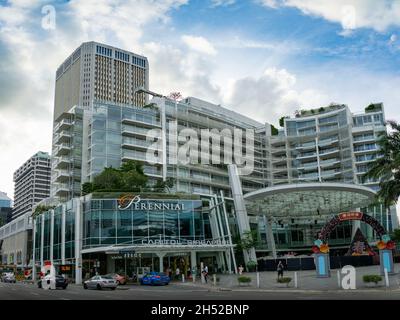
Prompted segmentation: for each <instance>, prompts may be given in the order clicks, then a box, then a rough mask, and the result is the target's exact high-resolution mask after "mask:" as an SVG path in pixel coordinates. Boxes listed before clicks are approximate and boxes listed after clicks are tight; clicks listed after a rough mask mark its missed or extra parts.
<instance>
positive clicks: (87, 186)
mask: <svg viewBox="0 0 400 320" xmlns="http://www.w3.org/2000/svg"><path fill="white" fill-rule="evenodd" d="M92 192H93V183H91V182H85V183H84V184H82V195H83V196H86V195H87V194H89V193H92Z"/></svg>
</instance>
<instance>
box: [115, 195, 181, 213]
mask: <svg viewBox="0 0 400 320" xmlns="http://www.w3.org/2000/svg"><path fill="white" fill-rule="evenodd" d="M131 207H132V208H133V210H147V211H156V210H160V211H161V210H170V211H181V210H185V205H184V204H183V203H171V202H161V203H158V202H150V201H142V200H141V199H140V195H132V194H131V195H124V196H122V197H120V198H119V199H118V209H120V210H126V209H129V208H131Z"/></svg>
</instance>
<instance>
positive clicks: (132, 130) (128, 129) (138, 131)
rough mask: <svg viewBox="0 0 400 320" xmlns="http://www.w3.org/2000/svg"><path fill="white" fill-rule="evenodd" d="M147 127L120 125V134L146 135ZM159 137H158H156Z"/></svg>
mask: <svg viewBox="0 0 400 320" xmlns="http://www.w3.org/2000/svg"><path fill="white" fill-rule="evenodd" d="M150 130H151V129H149V128H141V127H132V126H125V125H123V126H122V135H124V136H128V137H136V136H139V137H147V136H149V131H150ZM158 138H160V137H158Z"/></svg>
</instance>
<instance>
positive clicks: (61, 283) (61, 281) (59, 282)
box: [38, 276, 68, 290]
mask: <svg viewBox="0 0 400 320" xmlns="http://www.w3.org/2000/svg"><path fill="white" fill-rule="evenodd" d="M67 287H68V281H67V279H65V278H64V277H63V276H56V289H57V288H62V289H63V290H65V289H67ZM38 288H40V289H41V288H42V279H40V280H39V281H38Z"/></svg>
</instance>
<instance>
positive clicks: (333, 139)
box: [318, 138, 339, 147]
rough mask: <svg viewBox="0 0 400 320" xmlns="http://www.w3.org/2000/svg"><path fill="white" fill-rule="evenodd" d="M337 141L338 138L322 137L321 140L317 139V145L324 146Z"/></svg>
mask: <svg viewBox="0 0 400 320" xmlns="http://www.w3.org/2000/svg"><path fill="white" fill-rule="evenodd" d="M338 142H339V139H338V138H330V139H322V140H319V142H318V145H319V146H320V147H325V146H329V145H333V144H335V143H338Z"/></svg>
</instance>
